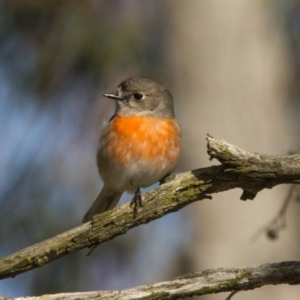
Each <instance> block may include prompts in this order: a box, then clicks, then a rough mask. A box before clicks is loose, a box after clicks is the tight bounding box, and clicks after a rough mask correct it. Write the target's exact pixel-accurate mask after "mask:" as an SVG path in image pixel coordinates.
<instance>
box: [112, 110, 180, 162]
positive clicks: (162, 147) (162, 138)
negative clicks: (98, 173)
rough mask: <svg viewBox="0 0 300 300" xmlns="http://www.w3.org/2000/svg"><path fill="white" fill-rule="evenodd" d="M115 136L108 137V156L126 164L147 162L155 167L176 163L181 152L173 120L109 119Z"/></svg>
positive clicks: (134, 117) (177, 127) (176, 125)
mask: <svg viewBox="0 0 300 300" xmlns="http://www.w3.org/2000/svg"><path fill="white" fill-rule="evenodd" d="M112 126H113V129H114V130H113V131H111V132H114V134H112V133H109V134H108V136H107V138H108V140H107V146H108V149H107V150H108V154H109V156H110V157H111V159H113V160H114V161H115V162H116V161H118V162H119V163H120V164H123V165H128V164H131V163H132V162H134V161H135V160H148V161H149V162H151V163H153V164H154V165H156V166H158V167H159V165H160V164H163V165H165V163H166V160H167V161H168V163H176V162H177V160H178V157H179V153H180V129H179V126H178V124H177V122H176V121H175V120H173V119H165V120H164V119H157V118H151V117H138V116H126V117H118V116H117V117H115V118H114V119H113V120H112Z"/></svg>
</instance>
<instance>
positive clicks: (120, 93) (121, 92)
mask: <svg viewBox="0 0 300 300" xmlns="http://www.w3.org/2000/svg"><path fill="white" fill-rule="evenodd" d="M117 93H118V96H120V97H123V91H122V88H121V87H120V86H118V91H117Z"/></svg>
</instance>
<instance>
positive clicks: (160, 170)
mask: <svg viewBox="0 0 300 300" xmlns="http://www.w3.org/2000/svg"><path fill="white" fill-rule="evenodd" d="M103 96H104V97H106V98H110V99H113V100H114V101H115V104H116V108H115V113H114V115H113V116H112V117H111V119H110V120H109V122H108V123H107V124H106V126H104V128H103V130H102V132H101V135H100V139H99V143H98V149H97V167H98V172H99V175H100V177H101V178H102V181H103V184H104V185H103V188H102V190H101V192H100V193H99V195H98V197H97V198H96V200H95V201H94V203H93V204H92V206H91V207H90V209H89V210H88V211H87V213H86V214H85V216H84V218H83V220H82V221H83V223H85V222H88V221H90V220H92V218H93V216H94V215H96V214H100V213H103V212H105V211H107V210H110V209H112V208H114V207H115V206H116V205H117V204H118V202H119V200H120V198H121V196H122V194H123V193H124V192H129V193H134V197H133V199H132V201H131V206H133V209H134V216H135V215H136V213H137V210H138V208H139V207H140V206H142V205H143V204H142V197H141V192H140V188H146V187H149V186H151V185H152V184H154V183H156V182H158V181H161V180H162V179H164V178H165V177H166V176H168V175H169V174H171V173H172V172H173V171H174V170H175V168H176V165H177V163H178V160H179V156H180V150H181V128H180V125H179V124H178V122H177V120H176V119H175V114H174V106H173V97H172V94H171V93H170V92H169V91H168V90H167V88H166V87H165V85H163V84H161V83H159V82H157V81H155V80H152V79H149V78H142V77H134V78H129V79H126V80H124V81H122V82H121V83H120V84H119V85H118V87H117V91H116V93H111V94H104V95H103Z"/></svg>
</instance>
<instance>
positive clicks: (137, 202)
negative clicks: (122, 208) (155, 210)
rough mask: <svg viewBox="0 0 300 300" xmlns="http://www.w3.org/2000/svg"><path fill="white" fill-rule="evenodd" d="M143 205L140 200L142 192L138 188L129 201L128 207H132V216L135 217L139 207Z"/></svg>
mask: <svg viewBox="0 0 300 300" xmlns="http://www.w3.org/2000/svg"><path fill="white" fill-rule="evenodd" d="M142 206H143V202H142V194H141V191H140V188H138V189H137V190H136V191H135V193H134V196H133V198H132V200H131V202H130V207H133V217H134V218H135V217H136V215H137V211H138V208H139V207H142Z"/></svg>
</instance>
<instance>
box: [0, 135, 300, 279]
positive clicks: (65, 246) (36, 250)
mask: <svg viewBox="0 0 300 300" xmlns="http://www.w3.org/2000/svg"><path fill="white" fill-rule="evenodd" d="M207 141H208V145H207V148H208V154H209V155H210V158H211V159H212V158H216V159H218V160H219V161H220V162H221V163H222V165H219V166H211V167H208V168H201V169H197V170H193V171H190V172H185V173H178V174H174V175H171V176H169V177H168V178H167V179H166V181H165V182H164V184H162V185H161V186H159V187H158V188H157V189H155V190H153V191H151V192H149V193H147V194H145V195H143V201H144V206H143V207H142V208H140V209H139V211H138V214H137V216H136V218H133V212H132V210H131V209H130V207H129V204H125V205H122V206H120V207H117V208H115V209H113V210H110V211H107V212H105V213H103V214H101V215H96V216H95V217H94V218H93V220H92V221H91V222H88V223H85V224H83V225H81V226H78V227H76V228H74V229H71V230H69V231H66V232H64V233H62V234H59V235H57V236H55V237H53V238H50V239H48V240H46V241H43V242H41V243H38V244H36V245H33V246H30V247H28V248H26V249H23V250H20V251H18V252H16V253H14V254H11V255H9V256H7V257H5V258H3V259H1V260H0V279H3V278H7V277H14V276H16V275H18V274H20V273H23V272H26V271H28V270H31V269H34V268H37V267H40V266H43V265H45V264H47V263H49V262H51V261H53V260H55V259H58V258H59V257H62V256H65V255H67V254H69V253H72V252H75V251H78V250H80V249H83V248H86V247H91V248H92V249H93V248H94V247H96V246H97V245H99V244H101V243H104V242H106V241H108V240H111V239H113V238H114V237H116V236H118V235H121V234H124V233H126V232H127V231H128V230H129V229H131V228H133V227H136V226H139V225H141V224H145V223H148V222H150V221H153V220H156V219H158V218H161V217H162V216H164V215H166V214H168V213H171V212H175V211H177V210H179V209H181V208H182V207H184V206H186V205H188V204H190V203H192V202H195V201H197V200H201V199H207V198H209V199H211V196H208V195H209V194H213V193H218V192H222V191H226V190H230V189H234V188H241V189H243V194H242V196H241V199H242V200H246V199H253V198H254V197H255V195H256V194H257V193H258V192H259V191H260V190H262V189H264V188H272V187H273V186H276V185H278V184H282V183H300V156H299V155H289V156H271V155H260V154H252V153H249V152H246V151H243V150H241V149H239V148H237V147H235V146H233V145H231V144H228V143H227V142H225V141H223V140H221V139H215V138H212V137H210V136H208V138H207Z"/></svg>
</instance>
